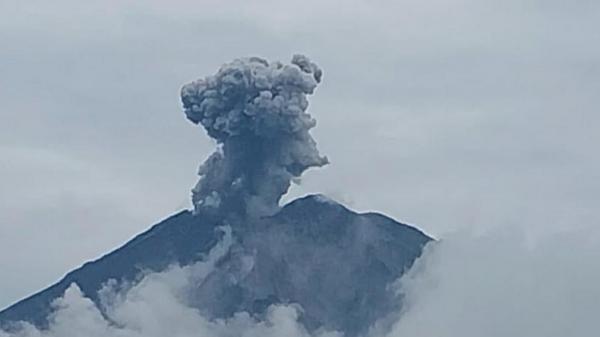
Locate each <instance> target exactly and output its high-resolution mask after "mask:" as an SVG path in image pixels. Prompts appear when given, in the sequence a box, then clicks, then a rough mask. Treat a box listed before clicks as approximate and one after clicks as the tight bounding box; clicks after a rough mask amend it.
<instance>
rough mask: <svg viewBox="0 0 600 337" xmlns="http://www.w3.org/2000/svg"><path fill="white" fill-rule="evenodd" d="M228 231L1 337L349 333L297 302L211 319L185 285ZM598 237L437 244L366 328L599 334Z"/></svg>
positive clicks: (529, 336) (450, 333) (375, 331)
mask: <svg viewBox="0 0 600 337" xmlns="http://www.w3.org/2000/svg"><path fill="white" fill-rule="evenodd" d="M227 233H228V234H227V235H225V236H224V239H223V240H222V241H221V242H220V243H219V244H218V245H217V246H216V247H215V248H213V249H212V251H211V253H210V254H209V255H208V256H207V257H206V258H205V259H204V260H203V261H202V262H199V263H196V264H194V265H192V266H187V267H179V266H174V267H172V268H170V269H169V270H167V271H165V272H161V273H151V274H148V275H146V276H145V277H144V278H143V279H141V280H140V281H139V282H138V283H136V284H135V285H132V284H129V285H127V284H125V285H123V284H121V285H119V284H117V283H116V282H109V283H108V284H107V285H106V287H105V288H104V290H103V291H102V298H103V299H104V300H103V305H104V308H103V309H104V310H102V311H101V310H100V309H99V308H98V307H97V306H96V305H95V304H94V303H93V302H91V301H90V300H88V299H86V298H85V297H83V295H82V294H81V292H79V290H78V288H77V286H76V285H73V286H72V287H71V288H70V289H69V290H68V291H67V292H66V293H65V295H64V296H63V297H62V298H60V299H58V300H56V301H55V303H54V308H55V312H54V313H53V314H52V317H51V319H50V322H51V324H50V326H49V328H48V329H47V330H38V329H36V328H34V327H33V326H31V325H28V324H21V325H15V326H13V329H12V330H11V332H1V333H0V336H2V337H67V336H80V337H81V336H86V337H87V336H90V337H95V336H98V337H100V336H104V337H113V336H114V337H138V336H139V337H141V336H150V337H151V336H157V337H158V336H166V335H169V336H181V337H184V336H190V337H191V336H205V337H222V336H223V337H224V336H248V337H250V336H289V337H308V336H319V337H324V336H342V335H343V333H342V332H336V331H324V330H322V329H321V330H317V331H312V332H309V330H308V329H306V328H305V327H304V326H303V324H302V323H301V322H300V320H299V316H300V315H301V313H302V310H303V309H302V307H300V306H299V305H297V304H293V303H290V304H287V305H273V306H271V307H269V309H268V310H267V311H266V312H265V313H264V314H263V315H260V316H255V315H251V314H249V313H247V312H239V313H236V314H235V315H233V316H232V317H231V318H228V319H210V318H207V317H205V316H204V315H203V314H202V313H201V312H200V311H198V310H197V309H195V308H192V307H190V306H189V305H188V304H187V303H186V299H187V298H188V297H187V296H186V294H187V293H186V292H188V291H189V289H190V286H192V285H193V284H196V283H198V282H202V280H203V279H205V278H206V277H207V275H208V274H210V273H211V272H213V271H214V268H215V263H216V262H217V261H218V260H219V259H220V258H221V257H223V256H224V255H225V254H227V252H228V250H229V249H230V248H231V246H232V244H233V240H235V239H233V238H232V236H231V232H230V231H228V232H227ZM459 234H460V235H459ZM599 238H600V232H599V231H598V230H595V229H590V230H589V231H583V230H581V231H577V230H572V231H569V232H563V233H557V234H544V235H539V236H534V237H531V236H526V235H525V234H524V232H523V231H522V230H520V229H519V228H518V227H514V228H511V229H510V230H508V229H502V230H495V231H492V232H488V233H485V234H479V235H474V234H469V233H456V235H452V236H450V237H448V238H446V239H444V240H441V241H439V242H433V243H431V244H429V246H428V247H427V248H426V249H425V252H424V254H423V256H422V257H421V258H420V259H419V260H418V261H417V262H416V264H415V265H414V266H413V268H412V269H411V270H410V271H409V272H408V273H407V274H405V276H403V277H402V278H401V279H399V280H398V281H397V282H395V284H394V285H393V286H394V287H396V288H397V291H398V292H399V293H401V294H402V296H401V297H402V298H403V301H404V302H403V303H404V307H403V309H402V310H399V311H394V312H391V313H389V315H385V316H382V317H381V320H380V321H379V322H378V323H376V324H375V325H374V326H373V327H372V329H371V330H370V332H369V333H367V335H369V336H370V337H400V336H412V337H459V336H460V337H480V336H486V337H496V336H498V337H505V336H517V337H521V336H522V337H553V336H556V337H564V336H574V337H586V336H591V335H590V331H597V329H598V324H599V323H598V320H597V313H598V312H600V301H599V300H600V289H599V288H598V287H597V285H598V284H600V271H599V270H598V268H597V261H599V259H600V247H599V246H598V244H597V242H598V239H599ZM101 312H106V313H107V314H102V313H101Z"/></svg>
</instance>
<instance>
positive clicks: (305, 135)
mask: <svg viewBox="0 0 600 337" xmlns="http://www.w3.org/2000/svg"><path fill="white" fill-rule="evenodd" d="M321 77H322V71H321V69H320V68H319V67H318V66H317V65H316V64H314V63H313V62H311V61H310V60H309V59H308V58H307V57H305V56H302V55H294V57H293V58H292V61H291V64H282V63H280V62H268V61H267V60H264V59H262V58H258V57H251V58H243V59H237V60H235V61H233V62H231V63H228V64H225V65H223V66H222V67H221V68H220V69H219V71H218V72H217V74H216V75H214V76H208V77H206V78H204V79H199V80H197V81H194V82H192V83H189V84H187V85H185V86H184V87H183V88H182V90H181V100H182V102H183V107H184V110H185V114H186V116H187V118H188V119H189V120H190V121H192V122H193V123H194V124H200V125H202V126H203V127H204V129H205V130H206V132H207V133H208V135H209V136H210V137H212V138H214V139H215V140H216V141H217V143H218V144H219V148H218V149H217V151H215V152H214V153H213V154H212V155H211V156H210V157H209V158H208V159H207V160H206V161H205V162H204V164H203V165H202V166H201V167H200V169H199V175H200V176H201V178H200V180H199V182H198V184H197V185H196V187H195V188H194V189H193V193H192V200H193V204H194V206H195V209H196V211H200V210H202V211H204V212H210V211H211V210H215V209H216V210H224V211H240V212H242V213H247V214H249V211H250V210H252V212H251V213H253V214H255V212H258V214H264V213H271V212H273V211H274V210H276V209H277V207H278V204H279V200H280V198H281V196H283V195H284V194H285V193H286V192H287V190H288V189H289V187H290V183H291V181H292V180H293V179H294V178H297V177H299V176H300V175H301V174H302V173H303V172H304V171H305V170H307V169H308V168H310V167H319V166H323V165H325V164H327V163H328V161H327V158H326V157H322V156H320V155H319V151H318V150H317V146H316V143H315V141H314V140H313V138H312V136H311V135H310V133H309V130H310V129H311V128H313V127H314V126H315V125H316V122H315V120H314V119H313V118H312V117H311V116H310V114H309V113H308V112H307V111H306V110H307V108H308V100H307V95H310V94H312V93H313V92H314V90H315V88H316V87H317V85H318V84H319V82H320V81H321Z"/></svg>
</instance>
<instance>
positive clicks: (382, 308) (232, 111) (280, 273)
mask: <svg viewBox="0 0 600 337" xmlns="http://www.w3.org/2000/svg"><path fill="white" fill-rule="evenodd" d="M321 77H322V71H321V70H320V69H319V68H318V67H317V66H316V65H315V64H314V63H312V62H311V61H310V60H309V59H308V58H306V57H304V56H300V55H296V56H294V58H293V59H292V62H291V64H289V65H284V64H282V63H279V62H274V63H270V62H268V61H266V60H264V59H260V58H256V57H253V58H247V59H239V60H235V61H234V62H231V63H228V64H226V65H224V66H223V67H222V68H221V69H220V70H219V72H218V73H217V74H216V75H215V76H210V77H207V78H205V79H201V80H198V81H194V82H192V83H190V84H187V85H185V86H184V87H183V89H182V94H181V96H182V102H183V107H184V110H185V113H186V116H187V118H188V119H189V120H190V121H192V122H193V123H195V124H200V125H202V126H203V127H204V129H205V130H206V131H207V133H208V135H209V136H211V137H213V138H214V139H215V140H216V141H217V143H218V144H219V148H218V149H217V151H216V152H215V153H213V154H212V155H211V156H210V157H209V158H208V159H207V160H206V162H205V163H204V164H203V165H202V166H201V168H200V171H199V174H200V175H201V178H200V181H199V182H198V184H197V186H196V187H195V188H194V189H193V193H192V200H193V202H194V209H193V210H191V211H187V210H186V211H182V212H180V213H178V214H175V215H173V216H171V217H169V218H167V219H166V220H163V221H161V222H160V223H158V224H156V225H154V226H153V227H152V228H150V229H149V230H148V231H146V232H144V233H142V234H140V235H138V236H137V237H135V238H134V239H132V240H131V241H129V242H128V243H126V244H125V245H124V246H122V247H121V248H118V249H116V250H115V251H113V252H111V253H109V254H107V255H105V256H103V257H101V258H100V259H98V260H95V261H92V262H88V263H85V264H84V265H83V266H82V267H80V268H78V269H76V270H74V271H71V272H69V273H68V274H67V275H66V276H65V277H64V278H63V279H62V280H60V281H59V282H58V283H56V284H54V285H53V286H51V287H49V288H47V289H45V290H43V291H40V292H39V293H37V294H35V295H33V296H31V297H29V298H26V299H24V300H22V301H20V302H18V303H16V304H15V305H13V306H11V307H9V308H7V309H5V310H3V311H1V312H0V327H2V328H4V329H9V330H10V329H14V324H13V323H14V322H17V321H25V322H30V323H31V324H33V325H35V326H36V327H38V328H40V329H44V328H46V327H48V325H49V324H51V322H49V317H52V315H51V314H52V311H53V310H56V307H55V306H54V305H53V303H54V301H55V300H56V299H57V298H60V297H61V296H63V294H64V293H65V291H66V290H67V289H68V288H69V287H70V286H71V285H72V284H76V285H77V286H78V287H79V289H80V290H81V293H82V294H83V295H84V296H85V297H87V298H89V299H90V300H91V301H93V302H94V303H95V304H96V305H97V307H98V308H99V310H101V311H102V310H104V308H105V305H104V304H103V303H102V300H101V295H100V293H101V291H102V289H103V288H105V287H106V285H107V284H115V283H118V284H127V285H131V284H135V283H136V282H140V280H141V279H142V278H143V277H144V275H148V274H149V273H153V272H156V273H158V272H162V271H165V270H167V269H168V268H170V267H171V266H173V265H177V266H190V265H194V264H196V263H199V262H202V261H203V260H204V259H206V257H207V255H208V254H209V252H210V251H211V249H213V248H214V247H215V246H217V245H218V244H219V242H221V241H222V240H223V237H224V235H226V234H227V233H229V234H230V236H231V237H232V242H233V243H232V244H231V245H230V246H229V247H228V249H227V251H226V252H225V253H224V254H223V255H222V256H221V257H219V259H218V261H216V263H215V266H214V268H213V269H212V270H211V271H210V273H208V275H206V277H203V278H201V279H198V281H197V282H196V283H193V284H191V285H189V287H188V288H189V289H187V292H186V296H185V299H184V301H185V305H187V306H189V307H191V308H195V309H197V310H198V312H200V313H201V314H202V315H203V316H204V317H208V318H209V319H221V318H228V317H231V316H233V315H235V314H236V313H240V312H244V313H248V314H249V315H251V316H253V317H259V318H260V317H261V315H264V314H265V312H266V310H268V308H269V307H270V306H272V305H277V304H286V305H288V304H289V305H297V306H299V307H300V308H301V309H300V316H299V320H300V322H301V323H302V324H303V325H304V326H305V327H306V329H307V330H308V331H316V330H319V329H325V330H328V331H329V330H335V331H339V332H342V333H344V334H345V335H347V336H358V335H362V334H364V333H366V332H367V331H368V329H369V328H370V327H371V326H372V325H373V324H374V323H375V322H377V321H378V320H380V319H381V318H382V317H385V316H386V315H387V314H389V313H391V312H394V311H396V310H398V309H400V306H401V305H402V302H401V299H398V298H397V296H396V294H395V293H394V291H393V289H392V288H391V287H390V284H391V283H393V281H395V280H397V279H398V278H399V277H400V276H401V275H402V274H403V272H404V271H406V270H407V269H408V268H410V266H411V265H412V264H413V262H414V261H415V259H416V258H417V257H419V255H420V254H421V251H422V248H423V247H424V245H425V244H427V243H428V242H429V241H431V239H430V238H429V237H428V236H426V235H425V234H423V233H422V232H420V231H419V230H417V229H415V228H413V227H411V226H408V225H404V224H401V223H399V222H396V221H395V220H393V219H391V218H389V217H386V216H384V215H381V214H378V213H356V212H354V211H352V210H349V209H348V208H346V207H344V206H343V205H341V204H339V203H337V202H335V201H333V200H331V199H329V198H328V197H326V196H323V195H309V196H306V197H303V198H300V199H296V200H294V201H292V202H289V203H288V204H286V205H284V206H280V205H279V201H280V199H281V196H282V195H284V194H285V193H286V192H287V190H288V188H289V186H290V182H291V181H292V180H293V179H295V178H297V177H299V176H300V175H301V174H302V173H303V172H304V171H305V170H306V169H308V168H310V167H319V166H323V165H325V164H327V162H328V161H327V158H325V157H322V156H320V155H319V153H318V151H317V147H316V142H315V141H314V140H313V139H312V137H311V136H310V134H309V130H310V129H311V128H312V127H314V126H315V121H314V119H312V117H311V116H310V115H309V114H308V113H307V112H306V109H307V107H308V101H307V98H306V96H307V95H309V94H312V92H313V90H314V89H315V87H316V86H317V84H318V83H319V82H320V81H321ZM103 314H104V315H105V316H106V317H105V318H106V319H107V320H110V315H109V314H108V313H106V312H103Z"/></svg>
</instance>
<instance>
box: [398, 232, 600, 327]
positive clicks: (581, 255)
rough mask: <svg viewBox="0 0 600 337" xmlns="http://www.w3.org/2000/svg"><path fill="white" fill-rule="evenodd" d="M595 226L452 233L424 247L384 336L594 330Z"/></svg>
mask: <svg viewBox="0 0 600 337" xmlns="http://www.w3.org/2000/svg"><path fill="white" fill-rule="evenodd" d="M599 261H600V231H599V230H598V229H595V228H589V229H588V230H587V231H584V230H571V231H565V232H562V233H554V234H543V235H537V236H536V235H533V236H531V235H525V232H524V230H523V229H519V228H504V229H502V230H495V231H492V232H488V233H486V234H483V235H473V234H469V233H456V234H454V235H452V236H451V237H448V238H446V239H444V240H441V241H440V242H437V243H435V244H433V245H430V246H429V247H427V249H426V251H425V253H424V255H423V256H422V258H421V259H420V260H418V261H417V262H416V263H415V265H414V267H413V268H412V270H411V271H410V272H409V273H407V274H405V275H404V277H403V278H402V279H401V280H400V281H399V283H398V286H399V289H400V291H401V292H402V293H403V294H404V304H405V307H404V310H403V312H402V313H400V314H399V315H398V316H397V318H398V320H397V321H396V323H395V324H394V328H393V329H392V331H391V332H390V333H389V334H388V336H389V337H399V336H411V337H459V336H460V337H481V336H486V337H506V336H513V337H515V336H523V337H525V336H527V337H554V336H556V337H564V336H581V337H584V336H596V335H597V334H598V331H599V328H600V321H599V320H598V313H600V288H599V287H598V285H599V284H600V268H599V264H598V262H599Z"/></svg>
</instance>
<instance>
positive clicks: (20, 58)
mask: <svg viewBox="0 0 600 337" xmlns="http://www.w3.org/2000/svg"><path fill="white" fill-rule="evenodd" d="M597 3H598V2H597V1H592V0H573V1H559V0H507V1H491V0H483V1H482V0H477V1H475V0H454V1H446V0H432V1H427V2H424V1H417V0H414V1H398V0H396V1H391V0H390V1H387V0H377V1H358V0H345V1H323V0H320V1H317V0H308V1H303V2H298V1H294V2H286V1H281V0H279V1H242V0H228V1H222V0H219V1H204V0H197V1H106V0H105V1H75V0H73V1H51V2H50V1H10V0H3V1H0V117H1V122H0V158H1V160H0V266H1V270H2V272H1V275H2V276H1V277H0V307H4V306H7V305H9V304H10V303H12V302H14V301H16V300H18V299H19V298H22V297H23V296H26V295H28V294H31V293H32V292H34V291H36V290H38V289H40V288H43V287H45V286H47V285H49V284H51V283H52V282H54V281H56V280H57V279H59V278H60V277H62V276H63V275H64V273H65V272H67V271H68V270H70V269H73V268H74V267H77V266H79V265H80V264H81V263H82V262H84V261H86V260H89V259H92V258H96V257H98V256H99V255H102V254H103V253H106V252H108V251H110V250H112V249H114V248H115V247H118V246H119V245H120V244H122V243H124V242H125V241H127V240H128V239H129V238H131V237H132V236H133V235H135V234H136V233H138V232H140V231H143V230H145V229H146V228H148V227H149V226H150V225H152V224H153V223H156V222H157V221H159V220H161V219H163V218H165V217H167V216H169V215H170V214H173V213H174V212H176V211H178V210H181V209H184V208H188V207H190V200H189V199H190V198H189V197H190V192H189V190H190V188H191V187H192V186H193V185H194V184H195V182H196V180H197V177H196V170H197V167H198V165H199V164H200V162H202V161H203V160H204V159H205V158H206V156H207V155H209V154H210V153H211V152H212V150H213V149H214V144H213V143H212V142H211V141H210V140H209V138H208V137H207V136H206V135H205V134H204V132H203V131H202V130H201V129H200V128H198V127H195V126H193V125H192V124H191V123H189V122H187V121H186V119H185V117H184V114H183V112H182V109H181V104H180V102H179V89H180V87H181V85H183V84H184V83H187V82H189V81H191V80H194V79H196V78H199V77H203V76H205V75H209V74H213V73H214V72H216V70H217V69H218V67H219V66H220V65H221V64H222V63H223V62H226V61H230V60H232V59H234V58H236V57H240V56H252V55H258V56H262V57H265V58H267V59H271V60H277V59H279V60H283V61H289V59H290V58H291V56H292V54H294V53H304V54H306V55H308V56H310V57H311V58H312V59H313V60H314V61H315V62H316V63H318V64H319V65H320V66H321V67H322V68H323V70H324V81H323V83H322V84H321V85H320V86H319V88H318V89H317V91H316V93H315V95H314V96H313V97H311V106H310V108H309V110H310V112H311V114H313V116H314V117H316V118H317V120H318V125H317V127H316V128H315V129H314V130H313V135H314V137H315V139H316V140H317V142H318V144H319V149H320V151H321V153H322V154H325V155H327V156H328V157H329V159H330V160H331V162H332V164H331V165H329V166H327V167H325V168H323V169H317V170H312V171H310V172H308V173H307V174H305V176H304V180H303V183H302V186H300V187H295V188H294V190H293V191H292V192H291V195H293V196H297V195H301V194H305V193H309V192H323V193H325V194H328V195H330V196H331V197H333V198H334V199H337V200H339V201H341V202H343V203H345V204H347V205H349V206H350V207H351V208H353V209H356V210H359V211H364V210H377V211H380V212H383V213H385V214H387V215H390V216H392V217H394V218H396V219H398V220H400V221H404V222H407V223H411V224H416V225H418V227H419V228H421V229H423V230H424V231H426V232H427V233H429V234H431V235H433V236H436V237H444V235H446V234H449V233H451V232H454V231H456V230H464V229H465V228H467V229H469V230H473V231H479V230H483V229H485V228H492V227H500V226H504V225H507V224H509V225H514V224H517V223H518V224H523V225H524V226H525V227H526V228H527V230H531V231H562V230H564V229H565V228H571V227H573V226H580V225H590V224H597V223H598V220H599V218H600V215H598V211H597V207H598V202H597V199H598V197H597V196H598V192H600V156H599V155H598V150H597V146H598V144H600V135H599V132H598V131H599V127H600V124H599V122H600V116H599V114H598V106H599V104H598V100H599V97H598V93H599V92H600V41H599V40H600V35H598V32H599V31H600V6H599V5H597Z"/></svg>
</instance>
